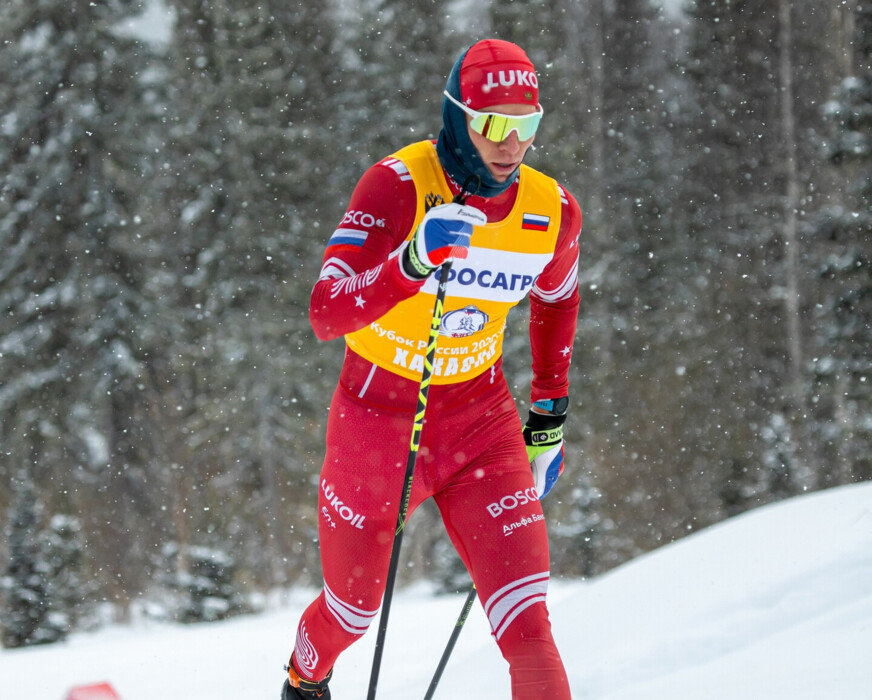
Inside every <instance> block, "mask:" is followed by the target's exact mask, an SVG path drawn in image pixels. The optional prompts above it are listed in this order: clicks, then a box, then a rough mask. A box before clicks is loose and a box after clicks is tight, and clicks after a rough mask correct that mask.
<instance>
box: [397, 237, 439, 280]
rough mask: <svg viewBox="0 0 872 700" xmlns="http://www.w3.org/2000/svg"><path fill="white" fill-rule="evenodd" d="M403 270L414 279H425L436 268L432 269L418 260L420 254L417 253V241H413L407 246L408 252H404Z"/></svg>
mask: <svg viewBox="0 0 872 700" xmlns="http://www.w3.org/2000/svg"><path fill="white" fill-rule="evenodd" d="M403 269H404V270H405V271H406V272H407V273H408V274H409V275H411V276H412V277H417V278H418V279H424V278H425V277H427V276H428V275H429V274H430V273H431V272H433V270H435V269H436V268H435V267H430V266H429V265H425V264H424V263H423V262H421V260H420V259H419V258H418V254H417V253H416V252H415V240H414V239H412V241H410V242H409V245H407V246H406V250H405V251H404V252H403Z"/></svg>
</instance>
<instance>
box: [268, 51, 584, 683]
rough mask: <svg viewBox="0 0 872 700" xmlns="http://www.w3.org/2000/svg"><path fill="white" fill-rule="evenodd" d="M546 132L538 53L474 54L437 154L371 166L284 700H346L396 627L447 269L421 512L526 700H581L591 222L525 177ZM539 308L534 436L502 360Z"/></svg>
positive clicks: (320, 319) (335, 247)
mask: <svg viewBox="0 0 872 700" xmlns="http://www.w3.org/2000/svg"><path fill="white" fill-rule="evenodd" d="M542 114H543V110H542V107H541V105H540V104H539V84H538V78H537V75H536V71H535V68H534V66H533V64H532V63H531V61H530V59H529V58H528V57H527V55H526V53H525V52H524V51H523V50H522V49H521V48H520V47H519V46H517V45H515V44H512V43H509V42H506V41H501V40H495V39H486V40H482V41H479V42H477V43H475V44H473V45H472V46H471V47H469V48H468V49H467V50H466V51H464V52H463V54H462V55H461V56H460V57H459V58H458V60H457V62H456V63H455V64H454V67H453V68H452V70H451V73H450V75H449V76H448V81H447V86H446V89H445V92H444V95H443V103H442V120H443V125H442V129H441V131H440V133H439V136H438V139H437V140H436V141H429V140H427V141H422V142H418V143H413V144H411V145H409V146H406V147H404V148H402V149H401V150H399V151H398V152H396V153H394V154H393V155H391V156H389V157H387V158H384V159H383V160H381V161H380V162H378V163H377V164H375V165H373V166H372V167H370V168H369V169H368V170H367V171H366V172H365V173H364V174H363V176H362V178H361V180H360V181H359V183H358V184H357V186H356V188H355V189H354V192H353V194H352V196H351V200H350V202H349V204H348V209H347V210H346V212H345V216H344V217H343V219H342V222H341V223H340V224H339V227H338V228H337V229H336V230H335V232H334V233H333V234H332V236H331V237H330V240H329V241H328V243H327V248H326V251H325V253H324V257H323V266H322V268H321V273H320V277H319V279H318V281H317V283H316V284H315V287H314V289H313V291H312V297H311V304H310V320H311V323H312V327H313V328H314V330H315V333H316V335H317V336H318V338H319V339H321V340H331V339H334V338H339V337H341V336H344V337H345V341H346V345H347V347H346V354H345V361H344V364H343V366H342V369H341V372H340V376H339V382H338V386H337V388H336V390H335V392H334V394H333V398H332V402H331V404H330V413H329V418H328V422H327V438H326V456H325V459H324V464H323V468H322V471H321V474H320V480H319V483H320V489H319V497H318V513H319V536H320V548H321V551H320V554H321V563H322V568H323V574H324V587H323V590H322V591H321V592H320V594H319V595H318V597H317V598H316V599H315V600H314V601H313V602H312V603H311V604H310V605H309V606H308V608H307V609H306V610H305V611H304V613H303V615H302V618H301V619H300V621H299V625H298V627H297V635H296V640H295V645H294V650H293V653H292V654H291V657H290V660H289V662H288V666H287V670H288V677H287V678H286V680H285V682H284V685H283V687H282V698H283V699H284V700H300V699H304V700H305V699H310V698H322V700H323V699H324V698H329V697H330V691H329V689H328V685H327V684H328V682H329V680H330V678H331V675H332V672H333V665H334V663H335V661H336V659H337V657H338V656H339V654H340V653H341V652H342V651H343V650H344V649H346V648H347V647H348V646H349V645H351V644H352V643H353V642H355V641H357V640H358V639H360V637H361V635H363V634H364V632H366V630H367V628H368V627H369V625H370V623H371V622H372V621H373V620H374V619H375V617H376V615H377V613H378V610H379V607H380V604H381V600H382V595H383V593H384V590H385V578H386V571H387V568H388V562H389V559H390V554H391V546H392V542H393V538H394V532H395V529H396V522H397V513H398V512H399V507H400V504H399V503H398V500H399V496H400V494H401V493H402V486H403V477H404V473H405V463H406V459H407V454H408V450H409V436H410V431H411V429H412V424H413V417H414V412H415V408H416V404H417V397H418V391H419V384H420V381H421V373H422V368H423V360H424V356H425V351H426V347H427V339H428V335H429V330H430V328H429V321H430V319H431V317H432V315H433V305H434V299H435V294H436V290H437V286H438V284H439V281H438V280H437V279H436V277H437V276H438V274H439V268H440V265H441V264H442V263H443V262H445V261H446V260H452V261H453V268H452V270H451V272H450V275H449V278H448V284H447V288H446V289H447V294H446V299H445V305H444V309H445V311H444V315H443V317H442V324H441V332H440V335H439V338H438V343H437V346H436V355H435V361H434V363H433V372H432V379H431V386H430V389H429V398H428V401H427V411H426V414H425V419H424V425H423V430H422V432H421V442H420V449H419V452H418V457H417V463H416V466H415V473H414V480H413V486H412V492H411V499H410V502H409V509H408V513H409V514H411V513H412V512H413V511H414V510H415V508H416V507H417V506H418V505H420V503H421V502H422V501H423V500H424V499H426V498H429V497H432V498H433V499H434V500H435V502H436V504H437V506H438V508H439V510H440V513H441V516H442V519H443V522H444V524H445V527H446V529H447V531H448V535H449V536H450V538H451V541H452V543H453V544H454V546H455V548H456V549H457V552H458V554H459V555H460V557H461V558H462V560H463V562H464V564H465V565H466V567H467V569H468V570H469V572H470V574H471V576H472V579H473V581H474V583H475V585H476V588H477V590H478V594H479V599H480V601H481V602H482V604H483V606H484V609H485V612H486V614H487V617H488V620H489V623H490V626H491V629H492V632H493V636H494V638H495V640H496V642H497V644H498V645H499V648H500V651H501V653H502V654H503V656H504V658H505V659H506V660H507V661H508V664H509V672H510V677H511V687H512V698H514V699H515V700H532V699H533V698H536V699H537V700H539V699H540V698H549V700H569V698H570V692H569V684H568V681H567V677H566V672H565V669H564V666H563V663H562V661H561V658H560V655H559V653H558V651H557V648H556V646H555V644H554V640H553V638H552V634H551V626H550V622H549V619H548V612H547V608H546V601H545V597H546V589H547V584H548V578H549V554H548V539H547V532H546V525H545V521H544V517H543V515H542V508H541V504H540V503H539V498H542V497H544V496H545V495H546V494H547V493H548V491H549V490H550V489H551V488H552V486H553V485H554V482H555V481H556V479H557V477H558V475H559V474H560V472H561V471H562V469H563V428H562V426H563V423H564V421H565V420H566V410H567V407H568V404H569V401H568V387H569V382H568V373H569V364H570V356H571V352H572V346H573V340H574V337H575V329H576V318H577V314H578V303H579V300H578V238H579V235H580V231H581V211H580V209H579V206H578V204H577V202H576V200H575V199H574V198H573V196H572V195H571V194H570V193H569V192H568V191H567V190H566V189H564V188H563V187H561V186H560V185H559V184H558V183H557V182H556V181H554V180H553V179H551V178H550V177H547V176H545V175H543V174H541V173H539V172H538V171H536V170H534V169H532V168H530V167H528V166H526V165H523V164H522V161H523V160H524V156H525V154H526V153H527V151H528V149H529V148H530V147H531V145H532V143H533V139H534V135H535V132H536V128H537V126H538V124H539V122H540V120H541V118H542ZM458 198H459V199H460V200H465V203H460V202H459V201H456V200H457V199H458ZM528 295H529V298H530V345H531V355H532V371H533V376H532V385H531V409H530V411H529V416H528V419H527V422H526V425H525V426H522V425H521V421H520V418H519V416H518V412H517V408H516V406H515V403H514V400H513V398H512V395H511V393H510V391H509V388H508V385H507V382H506V380H505V378H504V377H503V373H502V369H501V367H502V361H501V353H502V344H503V332H504V329H505V321H506V315H507V314H508V312H509V309H510V308H511V307H513V306H514V305H516V304H517V303H518V302H519V301H520V300H521V299H523V298H524V297H526V296H528ZM531 467H532V469H531Z"/></svg>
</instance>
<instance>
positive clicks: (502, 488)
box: [293, 351, 570, 700]
mask: <svg viewBox="0 0 872 700" xmlns="http://www.w3.org/2000/svg"><path fill="white" fill-rule="evenodd" d="M417 395H418V384H417V383H415V382H410V381H408V380H406V379H403V378H401V377H398V376H397V375H395V374H393V373H391V372H388V371H386V370H384V369H381V368H375V367H374V366H373V365H372V364H370V363H368V362H366V361H365V360H363V359H362V358H360V357H359V356H357V355H355V354H354V353H352V352H350V351H349V352H347V354H346V361H345V365H344V366H343V369H342V374H341V376H340V381H339V386H338V387H337V389H336V392H335V393H334V395H333V400H332V403H331V405H330V415H329V419H328V423H327V449H326V457H325V460H324V466H323V469H322V471H321V476H320V490H319V499H318V512H319V528H318V530H319V536H320V547H321V563H322V568H323V573H324V589H323V591H322V592H321V594H320V595H319V596H318V597H317V598H316V599H315V600H314V601H313V602H312V603H311V604H310V605H309V607H308V608H307V609H306V610H305V612H304V613H303V616H302V618H301V620H300V623H299V626H298V628H297V639H296V644H295V647H294V656H293V660H294V666H295V667H296V668H297V670H298V671H299V672H300V674H301V675H302V676H305V677H308V678H310V679H312V680H320V679H322V678H324V677H325V676H326V675H327V673H328V671H329V670H330V669H331V668H332V667H333V664H334V662H335V661H336V659H337V657H338V656H339V654H340V653H341V652H342V651H343V650H344V649H346V648H347V647H348V646H350V645H351V644H352V643H353V642H355V641H357V640H358V639H360V637H361V635H363V633H364V632H366V630H367V628H368V627H369V625H370V623H371V622H373V621H374V619H375V617H376V615H377V613H378V609H379V606H380V605H381V599H382V595H383V593H384V588H385V579H386V576H387V569H388V562H389V560H390V555H391V547H392V544H393V539H394V530H395V529H396V522H397V513H398V511H399V505H398V501H399V497H400V495H401V492H402V485H403V477H404V474H405V469H406V459H407V455H408V450H409V439H410V436H411V429H412V422H413V417H414V409H415V406H416V402H417ZM431 496H432V497H433V499H434V501H435V502H436V505H437V506H438V508H439V511H440V513H441V515H442V520H443V522H444V523H445V527H446V529H447V531H448V535H449V537H450V538H451V541H452V542H453V544H454V546H455V548H456V549H457V552H458V553H459V555H460V557H461V559H462V560H463V562H464V564H465V565H466V568H467V569H468V570H469V572H470V574H471V576H472V579H473V581H474V582H475V585H476V588H477V589H478V594H479V600H480V601H482V603H483V605H484V608H485V612H486V614H487V616H488V620H489V622H490V626H491V630H492V632H493V635H494V637H495V639H496V641H497V644H498V645H499V648H500V651H501V652H502V655H503V657H504V658H505V659H506V661H508V663H509V672H510V675H511V683H512V698H513V700H534V699H535V700H540V699H541V698H548V699H549V700H569V698H570V693H569V684H568V681H567V678H566V672H565V669H564V667H563V663H562V661H561V659H560V655H559V653H558V651H557V648H556V646H555V645H554V640H553V638H552V635H551V625H550V622H549V620H548V611H547V609H546V605H545V594H546V589H547V585H548V576H549V558H548V537H547V532H546V527H545V520H544V517H543V515H542V508H541V505H540V504H539V501H538V500H537V499H536V497H535V493H534V491H533V479H532V476H531V473H530V463H529V461H528V460H527V454H526V449H525V446H524V440H523V437H522V433H521V423H520V419H519V417H518V412H517V409H516V407H515V404H514V401H513V400H512V397H511V394H510V392H509V390H508V387H507V386H506V382H505V380H504V378H503V375H502V372H501V371H500V366H499V364H498V365H496V366H495V367H493V368H492V369H491V370H488V371H487V372H485V373H484V375H482V376H480V377H478V378H476V379H473V380H471V381H469V382H465V383H464V384H462V385H433V386H431V387H430V390H429V398H428V404H427V413H426V418H425V423H424V429H423V431H422V433H421V446H420V449H419V452H418V460H417V464H416V467H415V476H414V480H413V485H412V496H411V500H410V503H409V513H410V514H411V513H412V512H413V511H414V509H415V508H416V507H417V506H418V505H420V503H421V502H422V501H424V500H425V499H426V498H429V497H431Z"/></svg>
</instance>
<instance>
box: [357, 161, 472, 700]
mask: <svg viewBox="0 0 872 700" xmlns="http://www.w3.org/2000/svg"><path fill="white" fill-rule="evenodd" d="M473 179H476V180H477V182H476V187H475V190H470V189H469V185H470V183H471V182H472V181H473ZM479 187H481V178H480V177H478V176H477V175H475V176H473V175H470V176H469V177H468V178H467V179H466V182H464V183H463V186H462V187H461V188H460V192H459V193H458V194H457V195H456V196H455V197H454V200H453V201H454V202H457V203H458V204H463V203H464V202H466V198H467V197H469V196H470V195H472V194H475V193H476V192H477V191H478V189H479ZM450 272H451V260H446V261H445V262H444V263H442V266H441V267H440V268H439V286H438V287H437V289H436V303H435V304H434V305H433V316H432V317H431V318H430V337H429V340H428V342H427V354H426V355H425V357H424V370H423V371H422V372H421V384H420V386H419V388H418V406H417V408H416V409H415V420H414V422H413V424H412V439H411V441H410V443H409V455H408V457H407V459H406V474H405V476H404V477H403V494H402V496H401V497H400V512H399V514H398V516H397V529H396V531H395V532H394V542H393V545H392V547H391V559H390V563H389V564H388V575H387V578H386V580H385V593H384V598H383V600H382V611H381V616H380V617H379V626H378V635H377V636H376V640H375V653H374V655H373V659H372V671H371V672H370V675H369V692H368V693H367V696H366V697H367V700H375V691H376V687H377V686H378V675H379V669H380V667H381V660H382V655H383V654H384V643H385V635H386V634H387V629H388V616H389V615H390V610H391V602H392V600H393V597H394V582H395V581H396V578H397V568H398V567H399V561H400V546H401V545H402V543H403V531H404V530H405V527H406V516H407V515H408V513H409V499H410V498H411V496H412V481H413V479H414V476H415V462H416V461H417V459H418V447H419V446H420V444H421V431H422V430H423V428H424V413H425V411H426V409H427V394H428V393H429V391H430V378H431V377H432V376H433V358H434V357H435V355H436V341H437V340H438V338H439V325H440V324H441V323H442V312H443V309H444V305H445V288H446V287H447V286H448V275H449V273H450Z"/></svg>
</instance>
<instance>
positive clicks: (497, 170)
mask: <svg viewBox="0 0 872 700" xmlns="http://www.w3.org/2000/svg"><path fill="white" fill-rule="evenodd" d="M517 168H518V163H516V162H511V163H497V162H492V163H491V169H492V170H493V171H494V174H495V175H496V174H499V175H502V176H503V177H508V176H509V175H511V174H512V173H513V172H515V170H517Z"/></svg>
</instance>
